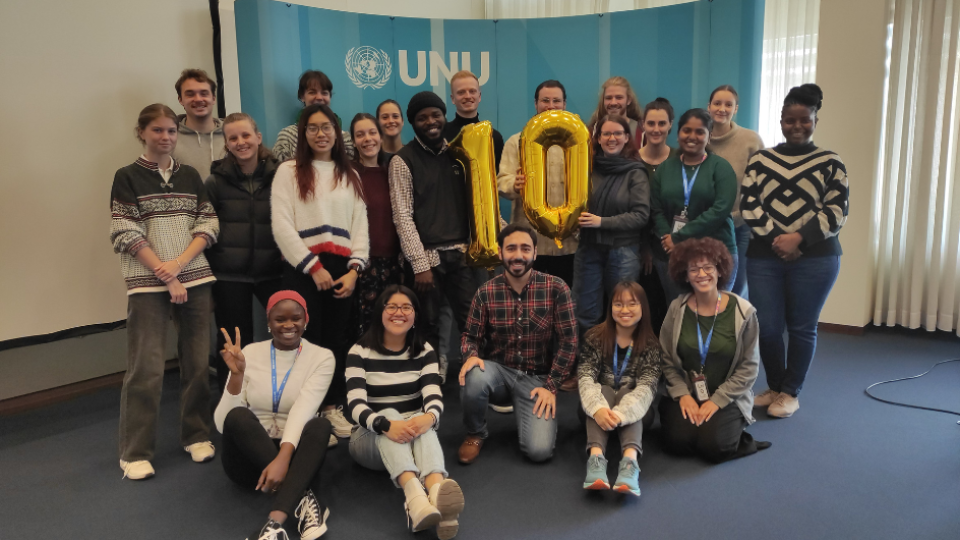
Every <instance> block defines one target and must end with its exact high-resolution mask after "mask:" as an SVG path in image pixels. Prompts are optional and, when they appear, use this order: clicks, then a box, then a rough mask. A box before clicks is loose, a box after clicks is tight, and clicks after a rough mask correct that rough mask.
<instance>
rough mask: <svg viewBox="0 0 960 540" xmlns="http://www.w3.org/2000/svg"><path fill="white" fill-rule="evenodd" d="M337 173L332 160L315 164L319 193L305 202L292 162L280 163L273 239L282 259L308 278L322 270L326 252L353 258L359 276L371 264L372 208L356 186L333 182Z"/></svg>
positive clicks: (272, 203)
mask: <svg viewBox="0 0 960 540" xmlns="http://www.w3.org/2000/svg"><path fill="white" fill-rule="evenodd" d="M333 168H334V167H333V162H330V161H314V162H313V171H314V175H315V176H314V178H315V179H316V190H315V192H314V195H313V197H311V198H310V199H309V200H308V201H306V202H304V201H303V200H301V199H300V195H299V189H298V187H297V179H296V169H295V168H294V162H293V161H286V162H284V163H281V164H280V167H279V168H277V174H276V175H275V176H274V179H273V194H272V195H271V198H270V215H271V221H272V224H273V237H274V239H275V240H276V241H277V246H279V247H280V252H281V253H282V254H283V258H284V259H286V260H287V262H288V263H290V265H291V266H293V267H294V268H296V269H297V270H298V271H300V272H303V273H305V274H309V273H311V272H314V271H316V270H319V269H320V268H322V266H317V265H319V264H320V260H319V259H318V258H317V255H319V254H321V253H330V254H333V255H340V256H342V257H346V258H348V259H350V261H349V263H348V264H349V265H350V266H353V267H356V269H357V272H358V273H359V272H360V271H362V270H363V269H364V268H366V266H367V260H368V259H369V253H370V238H369V236H368V229H367V205H366V203H364V202H363V199H362V198H360V197H358V196H357V194H356V192H355V191H354V189H353V187H351V186H350V185H348V184H347V183H346V182H339V183H338V182H335V181H334V178H333ZM350 174H356V173H355V172H353V171H352V170H351V171H350ZM357 181H358V182H359V180H357Z"/></svg>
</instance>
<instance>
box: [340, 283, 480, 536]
mask: <svg viewBox="0 0 960 540" xmlns="http://www.w3.org/2000/svg"><path fill="white" fill-rule="evenodd" d="M418 312H419V301H418V300H417V296H416V295H415V294H414V293H413V291H411V290H410V289H408V288H407V287H404V286H403V285H390V286H388V287H387V288H386V289H385V290H384V291H383V294H381V295H380V297H379V298H377V302H376V304H375V305H374V309H373V317H372V318H371V320H370V328H369V329H368V330H367V331H366V333H364V334H363V336H362V337H361V338H360V341H359V342H357V344H356V345H354V346H353V348H352V349H350V354H349V355H348V356H347V391H348V400H349V403H350V405H349V413H350V416H351V418H353V420H354V421H355V422H356V423H357V424H358V425H359V427H358V428H357V429H356V430H355V431H354V432H353V434H352V435H351V436H350V456H351V457H353V459H354V460H355V461H356V462H357V463H359V464H360V465H362V466H363V467H366V468H368V469H373V470H379V471H382V470H386V471H387V472H388V473H389V474H390V479H391V480H393V483H394V485H395V486H397V487H398V488H401V489H403V494H404V496H405V498H406V501H405V502H404V510H405V511H406V514H407V525H408V527H409V528H410V530H411V531H413V532H417V531H422V530H425V529H428V528H431V527H436V528H437V531H436V532H437V536H438V537H439V538H440V539H441V540H446V539H449V538H453V537H454V536H456V535H457V531H458V529H459V523H458V521H457V517H458V516H459V514H460V512H461V511H462V510H463V492H462V491H461V490H460V486H459V485H458V484H457V482H455V481H454V480H451V479H449V478H447V470H446V467H445V466H444V462H443V450H442V449H441V448H440V441H439V440H438V439H437V432H436V428H437V425H438V424H439V422H440V414H441V413H442V412H443V394H442V393H441V392H440V373H439V369H438V368H439V364H438V362H437V355H436V353H435V352H434V351H433V348H432V347H430V345H429V344H428V343H426V342H425V341H424V339H423V336H422V334H421V333H420V330H418V329H417V325H416V323H417V314H418Z"/></svg>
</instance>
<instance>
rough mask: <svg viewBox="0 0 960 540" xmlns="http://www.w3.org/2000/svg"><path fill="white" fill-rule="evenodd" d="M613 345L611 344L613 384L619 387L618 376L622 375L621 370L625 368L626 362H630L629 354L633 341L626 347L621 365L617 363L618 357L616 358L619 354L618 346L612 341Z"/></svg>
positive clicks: (618, 361)
mask: <svg viewBox="0 0 960 540" xmlns="http://www.w3.org/2000/svg"><path fill="white" fill-rule="evenodd" d="M613 345H614V346H613V384H614V386H616V387H617V388H619V387H620V377H623V372H624V371H626V370H627V363H629V362H630V355H631V354H633V343H631V344H630V346H629V347H627V354H626V356H624V358H623V365H622V366H620V365H619V364H620V359H619V358H617V357H618V356H620V355H619V354H618V353H619V351H620V347H619V346H618V345H617V344H616V343H614V344H613Z"/></svg>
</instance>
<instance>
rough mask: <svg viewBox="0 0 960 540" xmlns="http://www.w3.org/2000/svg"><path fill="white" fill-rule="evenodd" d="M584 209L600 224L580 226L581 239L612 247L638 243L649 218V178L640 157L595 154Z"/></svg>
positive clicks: (581, 241)
mask: <svg viewBox="0 0 960 540" xmlns="http://www.w3.org/2000/svg"><path fill="white" fill-rule="evenodd" d="M590 177H591V183H592V186H591V188H590V199H589V200H588V202H587V209H588V211H589V212H590V213H591V214H595V215H598V216H600V227H597V228H581V229H580V243H581V244H587V245H594V246H596V245H601V246H607V247H613V248H619V247H624V246H639V245H640V233H641V232H642V231H643V227H644V226H645V225H646V224H647V220H648V219H649V218H650V181H649V179H648V178H647V169H646V168H645V167H644V166H643V163H642V162H640V161H635V160H630V159H626V158H622V157H619V156H614V157H606V156H595V157H594V158H593V171H592V172H591V174H590Z"/></svg>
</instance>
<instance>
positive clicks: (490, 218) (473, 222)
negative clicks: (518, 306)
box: [449, 122, 500, 268]
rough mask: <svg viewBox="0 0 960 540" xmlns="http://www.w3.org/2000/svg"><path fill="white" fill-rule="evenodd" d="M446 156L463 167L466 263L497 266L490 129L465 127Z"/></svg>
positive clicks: (496, 201) (482, 125)
mask: <svg viewBox="0 0 960 540" xmlns="http://www.w3.org/2000/svg"><path fill="white" fill-rule="evenodd" d="M449 147H450V148H449V151H450V154H451V155H453V157H454V158H456V159H457V161H459V162H460V164H461V165H463V170H464V172H465V173H466V176H467V178H466V182H467V191H468V192H469V193H470V206H471V210H472V212H471V213H470V233H471V237H472V241H471V243H470V247H469V248H468V249H467V263H468V264H470V265H472V266H482V267H488V268H489V267H493V266H496V265H497V264H499V263H500V255H499V249H498V247H497V233H499V232H500V196H499V194H498V193H497V169H496V165H495V163H496V161H495V160H494V148H493V126H492V125H491V124H490V122H478V123H476V124H469V125H466V126H464V127H463V129H462V130H460V133H459V134H458V135H457V136H456V137H454V139H453V141H451V142H450V143H449Z"/></svg>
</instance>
